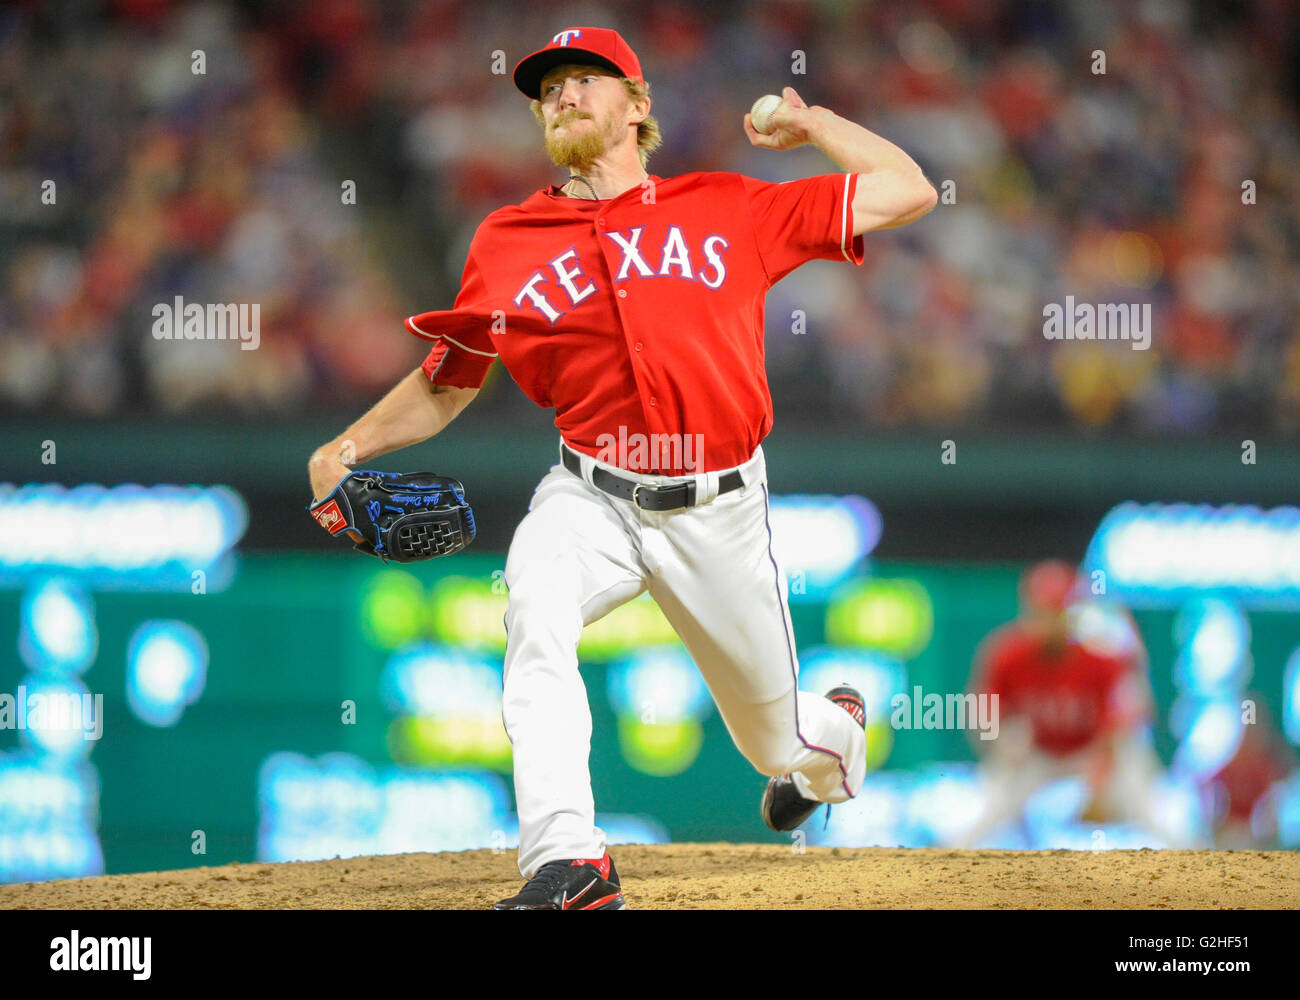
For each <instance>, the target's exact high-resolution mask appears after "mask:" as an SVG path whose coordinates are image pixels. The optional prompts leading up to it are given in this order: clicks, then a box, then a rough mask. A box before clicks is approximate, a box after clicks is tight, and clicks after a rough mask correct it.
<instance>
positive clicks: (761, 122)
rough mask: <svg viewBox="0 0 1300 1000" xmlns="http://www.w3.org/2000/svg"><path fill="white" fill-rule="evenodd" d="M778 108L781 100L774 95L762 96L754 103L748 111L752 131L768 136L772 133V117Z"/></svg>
mask: <svg viewBox="0 0 1300 1000" xmlns="http://www.w3.org/2000/svg"><path fill="white" fill-rule="evenodd" d="M780 106H781V98H779V97H777V96H776V94H764V95H763V96H762V97H760V98H759V99H758V100H757V101H755V102H754V106H753V107H752V108H750V109H749V120H750V123H751V124H752V125H753V126H754V131H755V132H761V133H763V135H769V134H770V133H771V131H772V116H773V115H774V114H776V109H777V108H779V107H780Z"/></svg>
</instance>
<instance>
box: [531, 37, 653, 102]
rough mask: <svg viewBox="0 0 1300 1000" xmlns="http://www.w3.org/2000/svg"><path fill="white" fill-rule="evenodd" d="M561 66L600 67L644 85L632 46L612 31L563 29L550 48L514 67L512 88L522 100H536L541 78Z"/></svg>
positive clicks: (540, 86) (533, 54)
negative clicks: (589, 65) (518, 93)
mask: <svg viewBox="0 0 1300 1000" xmlns="http://www.w3.org/2000/svg"><path fill="white" fill-rule="evenodd" d="M565 63H577V64H585V63H591V64H592V65H593V66H604V67H605V68H606V69H609V70H612V71H613V72H615V73H617V74H618V75H619V76H626V77H627V78H628V79H631V80H640V81H642V82H645V81H644V77H642V76H641V61H640V60H639V59H637V57H636V53H635V52H633V51H632V46H630V45H628V44H627V42H625V41H623V36H622V35H620V34H619V33H618V32H617V31H615V30H613V29H612V28H565V29H564V30H563V31H560V32H557V33H556V35H555V37H554V38H552V39H551V41H550V44H549V45H547V46H545V47H544V48H540V49H538V50H537V51H536V52H534V53H532V54H531V55H527V56H524V58H522V59H520V60H519V65H517V66H516V67H515V74H514V75H515V86H516V87H518V88H519V89H520V90H521V91H523V93H524V96H525V97H532V98H539V97H540V96H541V89H542V77H544V76H545V75H546V74H547V73H548V72H549V71H550V70H552V69H554V68H555V67H556V66H563V65H564V64H565Z"/></svg>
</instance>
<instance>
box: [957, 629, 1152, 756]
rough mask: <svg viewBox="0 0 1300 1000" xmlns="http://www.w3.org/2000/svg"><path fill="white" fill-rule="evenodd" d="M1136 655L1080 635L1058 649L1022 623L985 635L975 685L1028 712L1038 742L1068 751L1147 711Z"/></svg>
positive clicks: (1058, 752)
mask: <svg viewBox="0 0 1300 1000" xmlns="http://www.w3.org/2000/svg"><path fill="white" fill-rule="evenodd" d="M1136 681H1137V678H1136V676H1135V664H1134V661H1133V660H1131V659H1129V658H1125V657H1117V656H1108V655H1105V654H1102V653H1098V652H1094V651H1092V650H1090V649H1089V648H1088V647H1086V646H1084V645H1083V644H1082V643H1079V642H1077V641H1075V640H1070V641H1068V642H1066V644H1065V646H1064V647H1063V648H1062V649H1061V651H1060V653H1059V654H1057V655H1055V656H1054V655H1052V654H1051V652H1050V651H1049V650H1047V649H1046V648H1045V645H1044V643H1043V642H1042V640H1041V639H1038V638H1036V637H1034V636H1031V635H1028V634H1026V633H1025V632H1024V631H1023V630H1022V629H1021V628H1020V627H1019V626H1018V625H1015V624H1011V625H1006V626H1003V627H1002V628H1001V629H998V630H997V631H996V632H994V633H993V634H992V635H991V636H989V638H988V639H987V640H986V646H985V650H984V655H983V657H982V670H981V675H980V677H979V679H978V680H977V681H976V682H975V684H974V685H973V686H974V687H975V689H976V690H977V691H981V692H987V693H988V694H996V695H997V696H998V713H999V715H1000V717H1001V718H1003V719H1008V718H1012V717H1014V716H1022V717H1024V718H1027V719H1028V720H1029V723H1030V726H1031V728H1032V730H1033V741H1034V746H1035V747H1037V748H1038V749H1039V750H1042V751H1043V752H1044V753H1048V754H1051V755H1053V756H1059V757H1064V756H1068V755H1069V754H1072V753H1074V752H1076V751H1078V750H1082V749H1083V748H1084V747H1086V746H1088V745H1089V744H1090V743H1092V742H1093V741H1094V740H1095V739H1097V738H1098V737H1099V736H1102V735H1103V734H1105V733H1109V732H1111V731H1113V730H1116V729H1119V728H1122V727H1123V726H1125V725H1127V724H1129V723H1130V722H1131V721H1133V720H1134V719H1135V718H1136V717H1139V716H1140V715H1141V708H1140V700H1139V697H1138V687H1137V684H1136Z"/></svg>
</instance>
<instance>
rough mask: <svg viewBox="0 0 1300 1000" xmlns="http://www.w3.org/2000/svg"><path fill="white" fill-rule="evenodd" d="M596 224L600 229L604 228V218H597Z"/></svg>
mask: <svg viewBox="0 0 1300 1000" xmlns="http://www.w3.org/2000/svg"><path fill="white" fill-rule="evenodd" d="M596 225H598V226H600V228H601V229H604V228H605V220H604V219H597V220H596Z"/></svg>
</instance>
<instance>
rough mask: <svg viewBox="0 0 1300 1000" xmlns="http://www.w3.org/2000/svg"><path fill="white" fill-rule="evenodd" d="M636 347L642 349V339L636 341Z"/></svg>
mask: <svg viewBox="0 0 1300 1000" xmlns="http://www.w3.org/2000/svg"><path fill="white" fill-rule="evenodd" d="M636 349H637V350H638V351H639V350H641V341H639V340H638V341H637V342H636Z"/></svg>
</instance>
